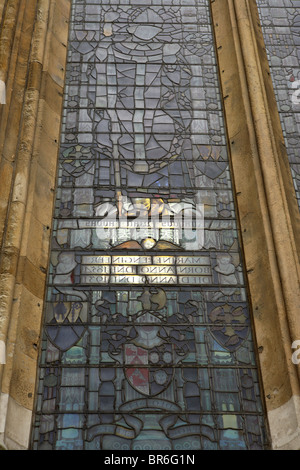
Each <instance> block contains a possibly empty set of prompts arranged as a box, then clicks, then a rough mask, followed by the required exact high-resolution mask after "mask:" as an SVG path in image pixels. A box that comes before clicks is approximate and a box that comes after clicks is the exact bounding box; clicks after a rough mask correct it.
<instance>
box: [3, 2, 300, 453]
mask: <svg viewBox="0 0 300 470" xmlns="http://www.w3.org/2000/svg"><path fill="white" fill-rule="evenodd" d="M210 3H211V11H212V21H213V29H214V35H215V43H216V51H217V57H218V63H219V75H220V83H221V90H222V96H223V106H224V112H225V121H226V128H227V135H228V142H229V155H230V164H231V169H232V177H233V186H234V194H235V199H236V208H237V217H238V220H239V226H240V238H241V244H242V248H243V253H244V262H245V270H246V273H247V281H248V286H249V294H250V301H251V307H252V311H253V329H254V334H255V338H256V349H257V354H258V359H259V367H260V373H261V383H262V390H263V395H264V401H265V408H266V414H267V420H268V427H269V433H270V441H271V445H272V448H273V449H285V450H287V449H299V448H300V425H299V421H300V381H299V378H300V366H299V365H296V364H293V362H292V353H293V349H292V345H293V342H294V341H297V340H300V322H299V320H298V311H299V304H300V282H299V281H300V266H299V253H300V250H299V247H300V240H299V237H300V230H299V228H300V214H299V209H298V204H297V200H296V195H295V191H294V185H293V181H292V176H291V171H290V166H289V162H288V157H287V152H286V149H285V146H284V138H283V134H282V128H281V124H280V118H279V113H278V110H277V104H276V100H275V94H274V90H273V85H272V80H271V76H270V69H269V64H268V59H267V54H266V51H265V46H264V39H263V35H262V31H261V26H260V21H259V15H258V10H257V5H256V1H255V0H227V1H226V2H224V1H223V0H211V2H210ZM70 9H71V0H51V1H46V0H6V1H5V2H4V4H3V8H2V9H0V21H1V26H2V28H1V36H0V50H1V54H0V80H2V81H3V82H4V83H5V84H6V89H7V96H6V104H5V105H0V119H1V126H0V129H1V131H0V148H1V157H0V180H1V182H2V181H4V182H5V184H1V190H0V202H2V203H3V204H2V206H1V207H2V209H1V211H2V212H1V213H0V285H1V290H2V293H1V295H0V318H1V320H0V347H1V354H0V384H1V389H0V443H1V444H2V445H3V447H6V448H8V449H20V450H21V449H28V448H29V446H30V433H31V423H32V417H33V413H34V403H35V387H36V376H37V366H38V352H39V338H40V331H41V325H42V313H43V304H44V293H45V285H46V273H47V266H48V260H49V253H50V236H51V229H50V228H51V224H52V214H53V205H54V192H55V181H56V171H57V161H58V142H59V136H60V125H61V111H62V105H63V89H64V80H65V68H66V56H67V38H68V30H69V26H68V23H69V16H70ZM26 28H27V29H26ZM22 67H23V69H22ZM24 69H25V72H24ZM3 123H4V125H2V124H3ZM16 123H17V124H16ZM3 208H4V209H3Z"/></svg>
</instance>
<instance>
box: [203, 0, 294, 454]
mask: <svg viewBox="0 0 300 470" xmlns="http://www.w3.org/2000/svg"><path fill="white" fill-rule="evenodd" d="M211 5H212V14H213V23H214V30H215V37H216V46H217V55H218V61H219V67H220V78H221V85H222V91H223V97H224V110H225V117H226V126H227V132H228V140H229V147H230V154H231V166H232V173H233V180H234V187H235V192H236V201H237V211H238V216H239V220H240V227H241V238H242V242H243V250H244V257H245V265H246V270H247V277H248V285H249V290H250V297H251V302H252V308H253V313H254V327H255V334H256V339H257V344H258V352H260V354H259V359H260V368H261V374H262V381H263V387H264V393H265V401H266V409H267V412H268V418H269V424H270V432H271V436H272V445H273V447H274V448H297V447H299V445H300V432H299V420H300V414H299V408H300V402H299V366H298V367H297V366H296V365H294V364H293V363H292V360H291V355H292V349H291V346H292V342H293V341H294V340H297V339H300V322H299V319H298V317H299V305H300V288H299V285H300V283H299V278H300V276H299V272H300V271H299V227H300V218H299V210H298V207H296V204H297V201H296V198H295V191H294V186H293V182H292V178H291V174H290V170H289V165H288V157H287V153H286V150H285V148H284V145H283V135H282V130H281V127H280V123H279V116H278V110H277V107H276V101H275V98H274V91H273V87H272V82H271V78H270V73H269V68H268V64H267V57H266V52H265V49H264V45H263V38H262V35H261V30H260V24H259V19H258V14H257V6H256V2H255V0H228V2H223V1H222V0H215V1H214V2H212V3H211ZM279 420H281V425H280V426H278V421H279Z"/></svg>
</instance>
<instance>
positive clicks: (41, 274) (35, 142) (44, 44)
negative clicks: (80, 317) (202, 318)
mask: <svg viewBox="0 0 300 470" xmlns="http://www.w3.org/2000/svg"><path fill="white" fill-rule="evenodd" d="M70 4H71V1H70V0H19V1H15V0H14V1H13V2H12V1H10V0H7V2H6V5H5V7H4V9H3V10H1V13H2V35H1V38H0V50H1V54H0V79H1V80H3V81H4V82H5V83H6V86H7V102H6V105H5V106H2V107H0V119H1V125H0V129H1V131H0V148H1V158H0V178H1V186H0V202H1V204H0V285H1V292H0V341H1V342H2V343H1V344H2V345H3V347H2V349H3V351H5V356H6V357H5V358H2V360H1V363H0V442H1V443H2V444H3V445H4V447H6V448H8V449H27V448H28V447H29V445H30V444H29V440H30V429H31V419H32V413H33V409H34V396H35V385H36V370H37V358H38V343H39V335H40V330H41V320H42V312H43V300H44V292H45V282H46V272H47V265H48V256H49V245H50V232H51V230H50V227H51V223H52V213H53V202H54V200H53V199H54V188H55V181H56V166H57V160H58V140H59V133H60V123H61V110H62V100H63V87H64V79H65V64H66V53H67V47H66V46H67V40H68V29H69V27H68V24H69V15H70Z"/></svg>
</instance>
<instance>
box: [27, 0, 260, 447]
mask: <svg viewBox="0 0 300 470" xmlns="http://www.w3.org/2000/svg"><path fill="white" fill-rule="evenodd" d="M44 317H45V318H44V328H43V337H42V348H41V354H40V367H39V384H38V390H37V405H36V413H35V422H34V426H33V438H32V448H33V449H56V450H61V449H63V450H64V449H69V450H83V449H86V450H116V451H117V450H142V449H148V450H198V449H236V450H238V449H262V448H264V445H265V438H264V413H263V408H262V403H261V399H260V387H259V380H258V371H257V365H256V360H255V354H254V342H253V338H252V332H251V317H250V311H249V306H248V301H247V288H246V285H245V277H244V274H243V265H242V257H241V251H240V245H239V239H238V228H237V221H236V215H235V207H234V200H233V192H232V181H231V176H230V169H229V162H228V155H227V148H226V137H225V130H224V120H223V112H222V106H221V99H220V91H219V85H218V72H217V64H216V56H215V52H214V43H213V33H212V27H211V19H210V10H209V2H208V1H207V0H152V1H151V0H149V1H147V2H145V1H142V0H126V1H125V0H122V1H119V0H86V1H84V0H74V1H73V4H72V13H71V28H70V38H69V49H68V65H67V80H66V87H65V98H64V110H63V125H62V133H61V150H60V159H59V171H58V181H57V195H56V206H55V214H54V225H53V240H52V251H51V260H50V268H49V275H48V284H47V295H46V310H45V315H44Z"/></svg>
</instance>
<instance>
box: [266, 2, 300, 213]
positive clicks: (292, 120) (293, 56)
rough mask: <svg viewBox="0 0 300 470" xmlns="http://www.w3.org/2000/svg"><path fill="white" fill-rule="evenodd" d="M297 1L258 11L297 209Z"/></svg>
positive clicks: (299, 76)
mask: <svg viewBox="0 0 300 470" xmlns="http://www.w3.org/2000/svg"><path fill="white" fill-rule="evenodd" d="M299 7H300V1H299V0H260V1H258V9H259V14H260V19H261V23H262V28H263V34H264V40H265V44H266V49H267V53H268V57H269V63H270V69H271V76H272V79H273V84H274V89H275V95H276V100H277V104H278V110H279V114H280V119H281V124H282V129H283V135H284V139H285V144H286V147H287V153H288V157H289V161H290V166H291V171H292V176H293V180H294V186H295V190H296V196H297V200H298V204H299V207H300V62H299V60H300V47H299V46H300V14H299Z"/></svg>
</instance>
